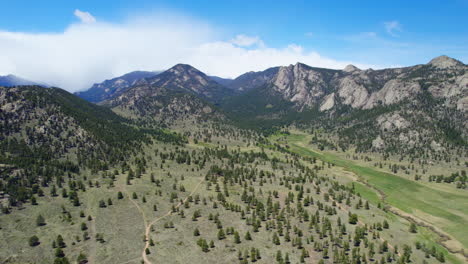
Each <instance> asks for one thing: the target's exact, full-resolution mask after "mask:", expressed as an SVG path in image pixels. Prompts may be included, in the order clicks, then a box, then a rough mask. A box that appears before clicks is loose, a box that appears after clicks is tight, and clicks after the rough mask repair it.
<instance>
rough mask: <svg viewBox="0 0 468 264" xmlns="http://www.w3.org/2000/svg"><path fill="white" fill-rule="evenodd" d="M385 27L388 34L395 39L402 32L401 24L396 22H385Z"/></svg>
mask: <svg viewBox="0 0 468 264" xmlns="http://www.w3.org/2000/svg"><path fill="white" fill-rule="evenodd" d="M384 26H385V30H386V31H387V33H388V34H389V35H390V36H393V37H398V34H397V32H401V30H402V29H401V24H400V22H398V21H396V20H394V21H388V22H384Z"/></svg>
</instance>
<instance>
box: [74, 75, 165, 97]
mask: <svg viewBox="0 0 468 264" xmlns="http://www.w3.org/2000/svg"><path fill="white" fill-rule="evenodd" d="M159 73H160V72H158V71H151V72H149V71H134V72H130V73H127V74H125V75H122V76H119V77H116V78H113V79H110V80H105V81H104V82H102V83H95V84H94V85H93V86H92V87H91V88H89V89H88V90H86V91H82V92H76V93H75V94H76V95H78V96H79V97H81V98H83V99H85V100H87V101H89V102H93V103H97V102H101V101H104V100H108V99H111V98H113V97H114V96H115V95H116V94H119V93H122V92H124V91H125V90H126V89H127V88H129V87H131V86H132V85H134V84H135V82H136V81H138V80H140V79H143V78H149V77H154V76H156V75H158V74H159Z"/></svg>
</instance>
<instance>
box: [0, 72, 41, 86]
mask: <svg viewBox="0 0 468 264" xmlns="http://www.w3.org/2000/svg"><path fill="white" fill-rule="evenodd" d="M17 85H40V86H44V87H47V86H48V85H47V84H44V83H39V82H33V81H30V80H26V79H24V78H21V77H18V76H15V75H13V74H9V75H5V76H0V86H17Z"/></svg>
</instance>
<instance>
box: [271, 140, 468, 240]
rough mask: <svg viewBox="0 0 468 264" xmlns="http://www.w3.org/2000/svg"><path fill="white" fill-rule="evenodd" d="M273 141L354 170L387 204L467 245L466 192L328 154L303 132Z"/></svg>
mask: <svg viewBox="0 0 468 264" xmlns="http://www.w3.org/2000/svg"><path fill="white" fill-rule="evenodd" d="M283 139H284V140H283ZM272 140H283V143H285V144H287V145H288V146H289V147H290V149H291V150H292V151H294V152H296V153H298V154H301V155H303V156H308V157H316V158H318V159H320V160H323V161H326V162H329V163H332V164H335V165H337V166H340V167H343V168H345V169H346V170H348V171H350V172H353V173H355V174H356V175H358V177H360V179H361V180H363V181H365V182H367V183H368V184H370V185H371V186H373V187H374V188H376V189H378V190H379V191H381V192H382V193H383V194H384V195H385V201H386V202H387V203H388V204H389V205H391V206H393V207H396V208H398V209H400V210H402V211H404V212H406V213H409V214H411V215H413V216H415V217H417V218H418V219H420V220H423V221H424V222H427V223H430V224H431V225H434V226H435V227H437V228H440V229H441V230H443V231H445V232H446V233H448V234H449V235H450V236H452V237H453V238H455V240H457V241H458V242H459V244H458V245H457V243H453V244H452V246H455V247H456V248H458V249H461V248H468V229H466V228H465V227H466V223H468V193H466V192H464V193H461V192H456V193H452V192H450V191H447V190H441V189H439V188H437V189H436V188H431V187H429V186H428V185H423V184H420V183H418V182H416V181H412V180H409V179H406V178H403V177H399V176H396V175H394V174H390V173H386V172H383V171H380V170H378V169H375V168H371V167H364V166H360V165H357V164H356V162H354V161H351V160H345V159H342V158H340V157H337V156H336V155H333V154H330V153H324V152H319V151H317V150H312V149H311V147H310V146H309V145H308V142H309V141H310V137H309V136H308V135H306V134H291V135H281V136H278V135H277V136H274V137H272ZM363 186H364V185H362V186H357V187H358V188H359V189H360V190H361V192H362V195H364V196H365V197H366V198H367V199H369V200H370V201H373V202H374V203H375V201H376V193H375V192H373V191H372V190H369V189H368V188H364V187H363ZM366 189H367V190H366Z"/></svg>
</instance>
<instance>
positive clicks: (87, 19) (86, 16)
mask: <svg viewBox="0 0 468 264" xmlns="http://www.w3.org/2000/svg"><path fill="white" fill-rule="evenodd" d="M74 14H75V16H76V17H77V18H79V19H80V21H81V22H83V23H88V24H89V23H94V22H96V18H94V17H93V16H92V15H91V14H90V13H89V12H83V11H81V10H79V9H75V12H74Z"/></svg>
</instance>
